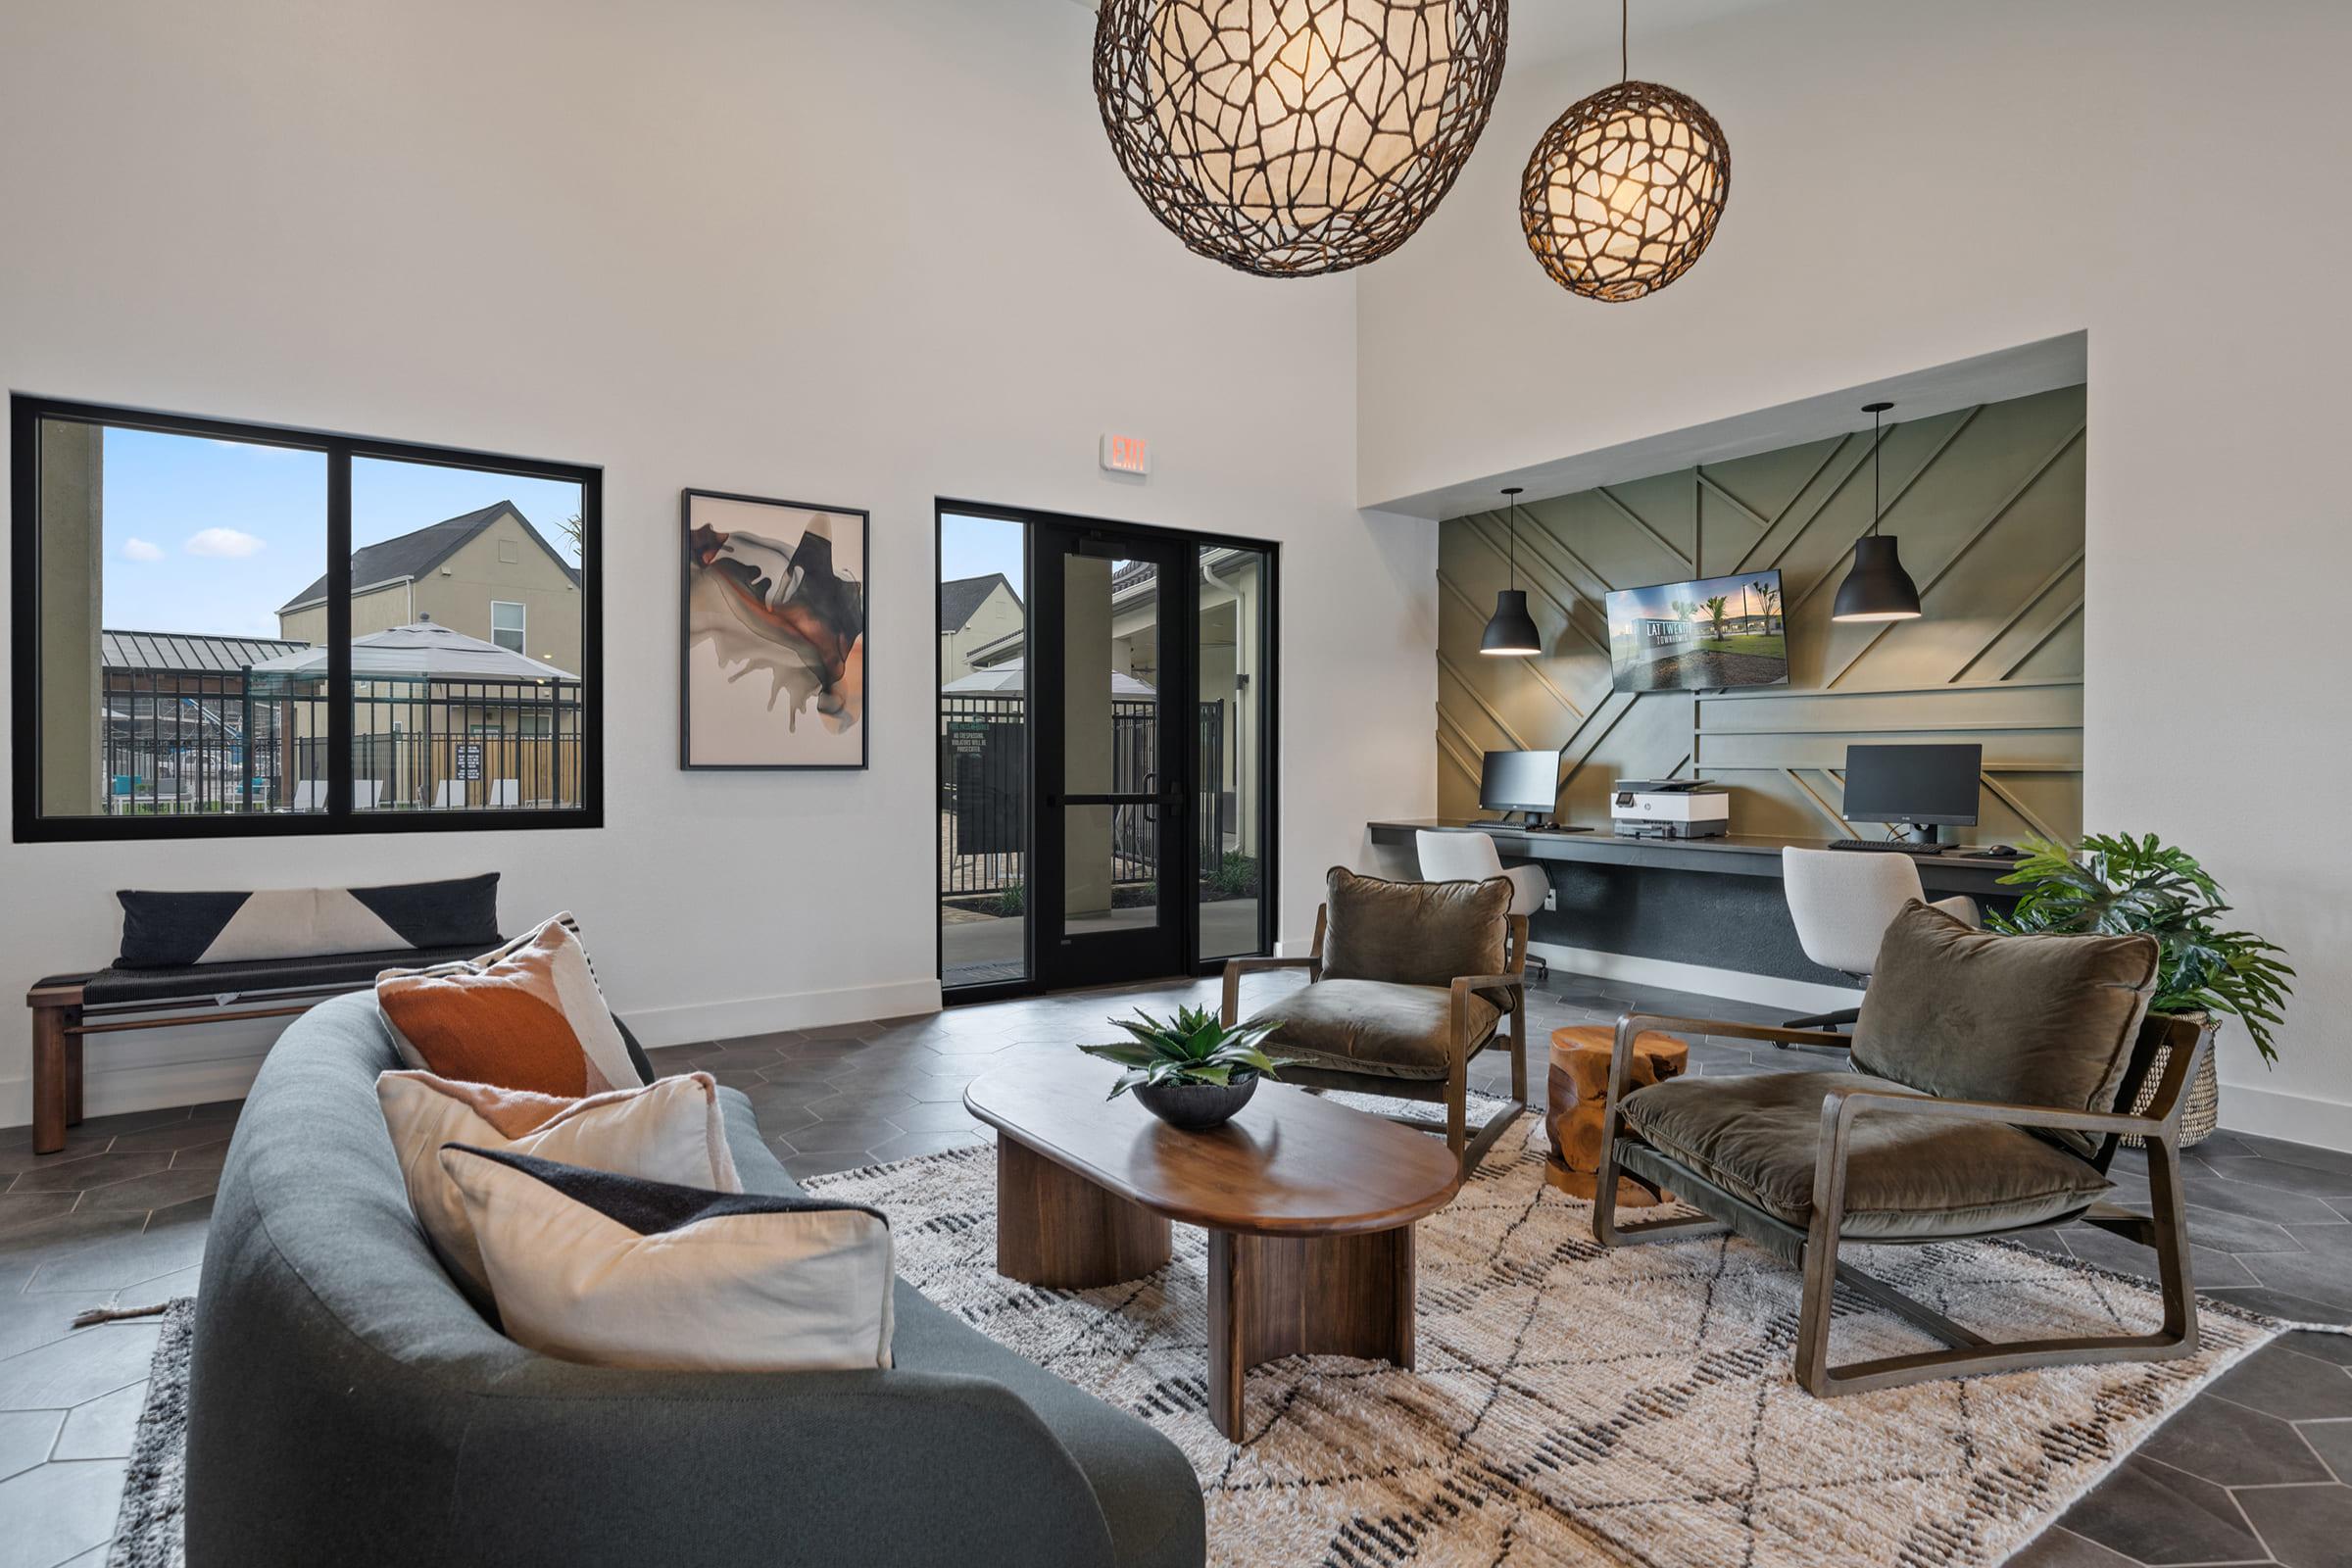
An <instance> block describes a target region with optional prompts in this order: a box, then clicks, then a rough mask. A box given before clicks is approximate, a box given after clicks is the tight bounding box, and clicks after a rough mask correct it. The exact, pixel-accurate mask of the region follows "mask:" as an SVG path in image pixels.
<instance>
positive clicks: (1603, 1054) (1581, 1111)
mask: <svg viewBox="0 0 2352 1568" xmlns="http://www.w3.org/2000/svg"><path fill="white" fill-rule="evenodd" d="M1616 1046H1617V1031H1616V1029H1615V1028H1613V1027H1612V1026H1610V1025H1608V1024H1605V1023H1595V1024H1571V1025H1569V1026H1568V1027H1567V1028H1565V1029H1554V1030H1553V1031H1552V1032H1551V1070H1550V1073H1549V1075H1548V1076H1547V1078H1546V1079H1545V1081H1544V1133H1545V1135H1546V1136H1548V1137H1549V1138H1550V1140H1551V1157H1550V1158H1548V1159H1546V1160H1545V1161H1544V1180H1545V1181H1547V1182H1549V1183H1551V1185H1552V1186H1554V1187H1557V1188H1558V1189H1559V1190H1560V1191H1561V1192H1563V1193H1567V1194H1568V1195H1570V1196H1571V1197H1574V1198H1591V1197H1592V1196H1593V1194H1594V1192H1595V1191H1597V1182H1596V1178H1597V1177H1598V1176H1599V1174H1600V1117H1601V1111H1602V1109H1603V1107H1604V1106H1606V1105H1607V1103H1608V1099H1609V1058H1610V1056H1611V1055H1612V1054H1614V1053H1615V1051H1616ZM1690 1064H1691V1047H1690V1045H1689V1044H1688V1043H1687V1042H1685V1041H1684V1040H1682V1039H1681V1038H1679V1037H1678V1036H1675V1035H1670V1034H1663V1033H1661V1032H1659V1031H1658V1030H1655V1029H1644V1030H1643V1031H1642V1033H1641V1034H1639V1035H1637V1036H1635V1037H1634V1061H1633V1071H1632V1074H1631V1077H1632V1082H1631V1083H1630V1084H1629V1085H1627V1087H1628V1089H1629V1090H1630V1089H1639V1088H1642V1086H1643V1085H1646V1084H1654V1083H1663V1082H1664V1081H1665V1080H1667V1079H1669V1078H1680V1077H1681V1076H1682V1075H1683V1070H1684V1069H1685V1068H1686V1067H1688V1066H1689V1065H1690ZM1617 1202H1618V1204H1619V1206H1621V1207H1626V1208H1647V1207H1649V1206H1651V1205H1652V1204H1654V1203H1656V1202H1657V1200H1656V1199H1655V1198H1652V1197H1651V1196H1650V1194H1649V1189H1647V1188H1646V1187H1643V1186H1642V1185H1641V1184H1640V1183H1639V1182H1635V1181H1632V1180H1629V1179H1627V1178H1624V1177H1620V1178H1618V1181H1617Z"/></svg>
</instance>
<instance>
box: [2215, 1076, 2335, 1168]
mask: <svg viewBox="0 0 2352 1568" xmlns="http://www.w3.org/2000/svg"><path fill="white" fill-rule="evenodd" d="M2222 1130H2223V1131H2224V1132H2238V1133H2260V1134H2261V1135H2262V1136H2263V1137H2265V1138H2283V1139H2285V1140H2286V1141H2287V1142H2288V1143H2290V1144H2310V1145H2313V1146H2314V1147H2316V1148H2320V1149H2334V1150H2341V1151H2343V1152H2346V1153H2352V1104H2347V1103H2344V1102H2343V1101H2340V1100H2322V1099H2320V1098H2319V1097H2317V1096H2316V1095H2287V1094H2281V1093H2279V1092H2278V1090H2276V1089H2257V1088H2255V1087H2254V1086H2253V1085H2251V1084H2232V1083H2225V1084H2223V1085H2222Z"/></svg>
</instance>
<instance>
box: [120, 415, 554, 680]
mask: <svg viewBox="0 0 2352 1568" xmlns="http://www.w3.org/2000/svg"><path fill="white" fill-rule="evenodd" d="M105 498H106V523H105V526H106V600H105V612H104V613H105V622H106V625H107V626H108V627H109V628H112V629H119V630H125V631H183V632H212V633H218V634H222V635H227V636H237V637H274V636H276V635H277V630H278V626H277V607H278V606H280V605H282V604H284V603H285V602H286V601H287V600H289V599H291V598H293V597H294V595H296V594H297V593H300V592H301V591H302V590H303V589H305V588H307V587H309V586H310V585H311V582H312V581H313V579H315V578H317V577H318V576H319V575H320V574H321V573H323V572H324V571H325V570H326V459H325V458H324V457H323V456H322V455H320V454H319V453H316V452H301V451H295V450H292V449H290V448H286V447H265V446H253V445H249V444H247V443H244V442H235V441H213V440H208V439H205V438H203V437H199V436H185V435H166V434H162V433H159V432H155V431H148V430H112V429H110V430H108V431H107V432H106V437H105ZM502 500H504V501H512V502H514V503H515V507H516V508H517V509H518V510H520V512H521V513H522V515H524V516H526V517H528V518H530V520H531V525H532V526H533V527H535V528H537V529H538V530H539V532H540V534H541V535H542V536H543V537H544V538H545V539H546V540H547V542H548V543H549V544H551V545H553V546H554V547H555V548H556V550H557V552H558V553H559V554H561V555H563V556H564V559H565V560H567V561H570V562H572V563H573V564H578V559H579V558H578V553H577V552H576V551H574V550H573V549H572V548H571V542H570V541H569V540H568V539H566V538H564V534H563V531H562V529H561V528H560V527H559V526H558V524H560V523H561V522H563V520H564V518H566V517H569V516H571V515H573V514H575V513H577V512H578V511H579V510H580V490H579V486H577V485H574V484H561V483H557V482H554V481H551V480H545V479H525V478H520V477H517V476H515V475H513V474H503V473H479V472H473V471H470V470H467V469H464V468H442V467H436V466H431V465H427V464H416V463H386V462H382V461H379V460H376V459H372V458H368V459H360V460H357V461H355V462H354V463H353V464H352V473H351V514H352V515H351V524H352V541H353V543H354V544H355V545H368V544H374V543H377V542H378V541H381V540H384V539H390V538H393V537H395V536H397V535H399V534H404V533H407V532H409V531H411V530H412V529H416V528H421V527H424V526H425V525H426V524H428V523H434V522H439V521H440V520H441V519H442V518H444V517H454V516H456V515H459V514H460V513H465V512H472V511H474V510H476V509H477V508H480V507H486V506H488V505H490V503H492V502H494V501H502Z"/></svg>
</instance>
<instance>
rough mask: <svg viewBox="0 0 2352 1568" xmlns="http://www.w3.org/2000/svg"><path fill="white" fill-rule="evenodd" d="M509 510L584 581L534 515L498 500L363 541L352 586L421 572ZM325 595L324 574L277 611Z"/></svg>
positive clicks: (353, 567)
mask: <svg viewBox="0 0 2352 1568" xmlns="http://www.w3.org/2000/svg"><path fill="white" fill-rule="evenodd" d="M506 512H512V513H514V514H515V521H516V522H519V523H521V524H522V531H523V532H524V533H527V534H529V535H530V536H531V540H532V542H533V543H535V544H537V545H538V547H539V548H540V549H542V550H544V551H546V552H547V554H548V557H549V559H550V560H552V561H554V562H555V564H557V565H559V566H561V567H563V568H564V576H566V577H569V578H570V579H571V580H572V581H573V582H575V583H576V582H578V581H579V580H580V573H579V570H578V568H577V567H575V566H573V565H572V564H570V563H569V562H567V561H565V560H564V558H563V557H562V556H560V555H557V554H556V551H555V547H554V546H552V545H550V544H549V543H548V542H547V541H546V540H545V539H542V538H540V537H539V530H538V529H536V528H534V527H532V526H531V519H530V518H528V517H526V516H524V515H522V509H521V508H519V507H517V506H515V503H514V502H512V501H495V502H492V503H491V504H490V505H489V506H486V507H484V508H482V510H481V511H479V512H468V513H466V515H464V516H460V517H450V518H446V519H444V520H443V521H440V522H436V523H433V524H431V525H430V526H428V527H423V528H418V529H417V530H416V531H415V532H414V533H404V534H402V535H401V536H400V537H399V538H397V539H386V540H384V541H383V542H382V543H381V544H372V545H363V546H361V547H360V548H359V549H357V550H354V551H353V552H352V553H351V585H352V587H353V588H355V589H357V588H368V587H372V586H374V585H375V584H376V583H379V582H398V581H400V580H401V579H403V578H405V577H422V576H424V575H425V574H426V573H428V572H430V571H431V570H432V569H433V568H434V567H435V566H438V565H439V564H441V563H443V562H444V561H447V560H448V559H449V558H450V557H451V556H454V555H456V554H457V553H458V551H459V549H460V548H461V547H463V546H464V545H465V543H466V541H467V540H469V539H471V538H472V537H473V536H474V535H475V534H477V533H480V532H481V531H482V530H483V529H484V528H487V527H489V526H490V524H491V523H492V522H494V521H496V520H497V519H498V516H499V515H500V514H501V513H506ZM325 597H326V579H325V578H324V577H320V578H319V580H318V581H317V582H314V583H312V584H311V585H310V586H309V587H308V588H305V589H304V590H303V591H302V592H300V593H298V594H296V595H295V596H294V597H293V598H291V599H289V600H287V601H286V602H285V603H284V604H282V605H280V606H278V608H277V613H279V614H281V615H282V614H284V613H286V612H288V611H290V610H299V609H301V608H302V607H303V606H305V605H315V604H317V603H319V601H320V600H322V599H324V598H325Z"/></svg>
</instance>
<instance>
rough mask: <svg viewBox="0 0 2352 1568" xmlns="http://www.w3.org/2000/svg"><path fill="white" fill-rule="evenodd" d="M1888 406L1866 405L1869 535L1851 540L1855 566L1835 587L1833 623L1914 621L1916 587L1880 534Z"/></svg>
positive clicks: (1890, 537)
mask: <svg viewBox="0 0 2352 1568" xmlns="http://www.w3.org/2000/svg"><path fill="white" fill-rule="evenodd" d="M1893 407H1894V405H1893V404H1891V403H1865V404H1863V405H1862V412H1863V413H1864V414H1867V415H1869V416H1870V532H1868V533H1866V534H1864V535H1863V536H1862V537H1861V538H1859V539H1857V540H1855V541H1854V566H1853V569H1852V570H1851V571H1849V572H1847V573H1846V574H1845V581H1843V582H1841V583H1839V584H1838V602H1837V604H1836V605H1835V606H1833V607H1832V608H1831V610H1830V618H1831V619H1832V620H1917V619H1918V618H1919V613H1920V612H1919V585H1918V584H1916V583H1914V582H1913V581H1912V580H1911V574H1910V573H1909V572H1907V571H1905V570H1904V569H1903V563H1902V559H1901V558H1900V557H1899V556H1898V555H1896V554H1895V548H1894V535H1892V534H1890V533H1881V532H1879V416H1880V415H1882V414H1885V413H1886V412H1887V410H1888V409H1891V408H1893Z"/></svg>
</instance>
